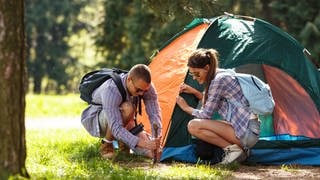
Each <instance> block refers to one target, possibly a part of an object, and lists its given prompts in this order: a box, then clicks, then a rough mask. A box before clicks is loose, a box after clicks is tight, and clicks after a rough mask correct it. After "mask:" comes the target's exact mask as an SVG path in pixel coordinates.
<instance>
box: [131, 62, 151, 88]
mask: <svg viewBox="0 0 320 180" xmlns="http://www.w3.org/2000/svg"><path fill="white" fill-rule="evenodd" d="M129 76H130V77H131V78H132V79H134V80H136V79H142V80H143V81H145V82H146V83H149V84H150V83H151V72H150V69H149V67H148V66H147V65H144V64H137V65H134V66H133V67H132V68H131V69H130V71H129Z"/></svg>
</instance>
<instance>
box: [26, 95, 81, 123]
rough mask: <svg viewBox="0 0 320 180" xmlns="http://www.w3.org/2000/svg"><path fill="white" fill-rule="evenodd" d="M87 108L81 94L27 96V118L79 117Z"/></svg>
mask: <svg viewBox="0 0 320 180" xmlns="http://www.w3.org/2000/svg"><path fill="white" fill-rule="evenodd" d="M86 107H87V103H86V102H84V101H82V100H81V99H80V96H79V94H69V95H34V94H28V95H27V96H26V118H39V117H79V116H80V114H81V112H82V111H83V109H85V108H86Z"/></svg>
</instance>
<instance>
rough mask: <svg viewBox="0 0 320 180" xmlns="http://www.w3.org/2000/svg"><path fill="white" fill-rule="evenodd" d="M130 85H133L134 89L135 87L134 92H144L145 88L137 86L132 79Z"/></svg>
mask: <svg viewBox="0 0 320 180" xmlns="http://www.w3.org/2000/svg"><path fill="white" fill-rule="evenodd" d="M132 85H133V87H134V89H135V91H136V93H144V92H146V91H147V90H143V89H141V88H138V87H137V86H136V85H135V84H134V82H133V81H132Z"/></svg>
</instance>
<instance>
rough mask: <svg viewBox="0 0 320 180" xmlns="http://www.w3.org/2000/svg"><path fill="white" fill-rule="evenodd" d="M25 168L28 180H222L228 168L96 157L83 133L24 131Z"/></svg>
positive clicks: (128, 157)
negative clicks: (25, 146) (157, 163)
mask: <svg viewBox="0 0 320 180" xmlns="http://www.w3.org/2000/svg"><path fill="white" fill-rule="evenodd" d="M26 139H27V155H28V156H27V160H26V167H27V170H28V173H29V174H30V176H31V179H225V178H226V177H230V173H231V172H230V168H226V167H219V166H216V167H214V166H208V165H197V164H183V163H171V164H159V165H157V166H155V167H152V164H151V163H152V162H151V160H150V159H147V158H143V157H141V156H136V155H126V156H124V155H123V154H118V155H117V156H116V158H114V159H113V160H104V159H102V158H101V157H100V155H99V142H98V139H97V138H93V137H91V136H90V135H88V133H87V132H86V131H85V130H83V129H68V130H65V129H63V130H62V129H61V130H59V129H58V130H52V129H51V130H27V133H26Z"/></svg>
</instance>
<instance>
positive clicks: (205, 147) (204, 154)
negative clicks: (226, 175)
mask: <svg viewBox="0 0 320 180" xmlns="http://www.w3.org/2000/svg"><path fill="white" fill-rule="evenodd" d="M194 144H195V154H196V156H197V157H198V158H200V160H202V161H203V162H209V163H210V164H217V163H219V162H221V161H222V158H223V156H224V151H223V149H222V148H220V147H218V146H216V145H213V144H210V143H207V142H205V141H202V140H200V139H195V140H194Z"/></svg>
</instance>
